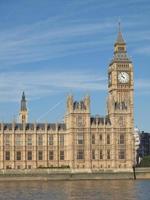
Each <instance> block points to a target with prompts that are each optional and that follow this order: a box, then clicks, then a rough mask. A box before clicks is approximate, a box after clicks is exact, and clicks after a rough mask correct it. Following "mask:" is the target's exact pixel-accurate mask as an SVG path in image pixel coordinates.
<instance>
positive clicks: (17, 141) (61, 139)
mask: <svg viewBox="0 0 150 200" xmlns="http://www.w3.org/2000/svg"><path fill="white" fill-rule="evenodd" d="M99 139H100V142H102V141H103V136H102V135H100V136H99ZM26 141H27V145H32V143H33V141H32V135H28V136H27V140H26ZM10 143H11V140H10V137H9V136H6V137H5V145H10ZM22 143H23V141H22V138H21V135H16V137H15V145H16V146H21V145H22ZM53 143H54V137H53V135H49V137H48V145H53ZM64 143H65V141H64V135H60V137H59V144H60V145H61V146H63V145H64ZM91 143H92V144H95V143H96V138H95V135H94V134H93V135H92V138H91ZM124 143H125V138H124V135H123V134H121V135H120V138H119V144H124ZM43 144H44V140H43V135H39V136H38V138H37V145H39V146H42V145H43ZM77 144H84V135H83V133H78V135H77ZM106 144H111V137H110V135H107V137H106Z"/></svg>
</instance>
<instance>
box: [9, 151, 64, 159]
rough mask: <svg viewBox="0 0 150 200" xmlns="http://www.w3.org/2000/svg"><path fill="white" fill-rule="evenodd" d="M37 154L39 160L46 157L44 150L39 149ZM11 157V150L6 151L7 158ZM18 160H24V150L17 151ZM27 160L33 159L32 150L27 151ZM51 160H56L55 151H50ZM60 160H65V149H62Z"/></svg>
mask: <svg viewBox="0 0 150 200" xmlns="http://www.w3.org/2000/svg"><path fill="white" fill-rule="evenodd" d="M37 156H38V160H43V159H44V155H43V151H38V154H37ZM10 159H11V155H10V151H6V152H5V160H10ZM16 160H18V161H20V160H22V152H21V151H17V152H16ZM27 160H29V161H30V160H33V153H32V151H28V152H27ZM49 160H54V151H49ZM60 160H65V155H64V151H60Z"/></svg>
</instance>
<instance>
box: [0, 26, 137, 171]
mask: <svg viewBox="0 0 150 200" xmlns="http://www.w3.org/2000/svg"><path fill="white" fill-rule="evenodd" d="M133 90H134V80H133V65H132V62H131V60H130V59H129V58H128V56H127V52H126V44H125V42H124V40H123V37H122V33H121V31H120V30H119V32H118V37H117V40H116V42H115V45H114V56H113V59H112V61H111V63H110V65H109V68H108V100H107V108H108V113H107V115H106V116H105V117H100V116H98V115H96V116H95V117H92V116H91V112H90V97H89V96H86V97H85V98H84V99H83V100H82V101H79V102H77V101H74V99H73V96H71V95H70V96H68V98H67V112H66V115H65V118H64V123H56V124H52V123H28V122H27V120H28V112H27V107H26V99H25V95H24V93H23V96H22V100H21V109H20V122H19V123H15V122H13V123H1V124H0V169H9V168H11V169H26V168H28V169H30V168H32V169H34V168H47V167H50V168H54V167H56V168H58V167H69V168H70V169H72V170H77V171H96V170H114V171H115V170H118V171H119V170H120V171H121V170H131V169H132V166H133V163H134V155H135V154H134V137H133V132H134V114H133V103H134V102H133Z"/></svg>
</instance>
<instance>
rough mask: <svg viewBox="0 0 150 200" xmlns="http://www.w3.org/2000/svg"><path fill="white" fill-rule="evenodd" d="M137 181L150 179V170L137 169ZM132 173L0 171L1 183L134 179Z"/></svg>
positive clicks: (67, 170) (38, 170) (39, 170)
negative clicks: (11, 181)
mask: <svg viewBox="0 0 150 200" xmlns="http://www.w3.org/2000/svg"><path fill="white" fill-rule="evenodd" d="M135 176H136V179H150V168H136V169H135ZM135 176H134V173H133V172H132V171H126V172H125V171H111V170H110V171H93V172H79V171H71V170H69V169H60V170H54V169H36V170H0V181H9V180H104V179H106V180H107V179H127V180H128V179H134V178H135Z"/></svg>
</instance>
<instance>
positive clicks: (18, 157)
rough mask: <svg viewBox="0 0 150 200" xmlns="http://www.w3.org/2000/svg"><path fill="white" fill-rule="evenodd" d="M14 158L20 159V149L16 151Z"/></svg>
mask: <svg viewBox="0 0 150 200" xmlns="http://www.w3.org/2000/svg"><path fill="white" fill-rule="evenodd" d="M16 160H21V151H17V152H16Z"/></svg>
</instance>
